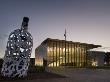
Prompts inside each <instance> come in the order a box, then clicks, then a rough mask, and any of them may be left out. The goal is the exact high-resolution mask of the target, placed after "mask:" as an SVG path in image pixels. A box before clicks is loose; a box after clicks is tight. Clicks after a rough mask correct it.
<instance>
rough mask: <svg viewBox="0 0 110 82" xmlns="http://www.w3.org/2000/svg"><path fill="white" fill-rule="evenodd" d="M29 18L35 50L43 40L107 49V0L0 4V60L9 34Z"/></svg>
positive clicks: (4, 0)
mask: <svg viewBox="0 0 110 82" xmlns="http://www.w3.org/2000/svg"><path fill="white" fill-rule="evenodd" d="M24 16H28V17H29V18H30V21H29V32H30V33H31V34H32V36H33V42H34V46H33V51H32V57H34V55H35V54H34V51H35V48H36V47H38V45H40V43H41V42H42V41H43V40H45V39H46V38H53V39H61V40H64V33H65V28H66V29H67V40H68V41H74V42H82V43H90V44H97V45H102V46H104V47H110V0H0V57H3V56H4V52H5V49H6V43H7V40H8V36H9V34H10V32H12V31H13V30H15V29H18V28H21V23H22V19H23V17H24Z"/></svg>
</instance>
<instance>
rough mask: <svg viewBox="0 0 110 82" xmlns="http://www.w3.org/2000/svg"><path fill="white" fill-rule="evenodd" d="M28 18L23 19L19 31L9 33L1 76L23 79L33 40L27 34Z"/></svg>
mask: <svg viewBox="0 0 110 82" xmlns="http://www.w3.org/2000/svg"><path fill="white" fill-rule="evenodd" d="M28 22H29V18H28V17H24V18H23V22H22V25H21V29H17V30H14V31H13V32H11V33H10V35H9V38H8V42H7V47H6V51H5V56H4V62H3V66H2V70H1V74H2V75H3V76H5V77H25V76H27V71H28V67H29V62H30V56H31V52H32V46H33V39H32V36H31V34H30V33H29V32H28Z"/></svg>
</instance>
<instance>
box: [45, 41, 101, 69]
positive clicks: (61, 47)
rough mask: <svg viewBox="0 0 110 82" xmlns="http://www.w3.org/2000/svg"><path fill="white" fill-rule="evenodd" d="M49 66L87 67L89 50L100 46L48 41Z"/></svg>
mask: <svg viewBox="0 0 110 82" xmlns="http://www.w3.org/2000/svg"><path fill="white" fill-rule="evenodd" d="M46 44H47V66H48V67H59V66H73V67H85V66H86V65H87V61H88V60H87V50H88V49H92V48H96V47H99V45H93V44H86V43H79V42H72V41H65V40H58V39H47V40H46Z"/></svg>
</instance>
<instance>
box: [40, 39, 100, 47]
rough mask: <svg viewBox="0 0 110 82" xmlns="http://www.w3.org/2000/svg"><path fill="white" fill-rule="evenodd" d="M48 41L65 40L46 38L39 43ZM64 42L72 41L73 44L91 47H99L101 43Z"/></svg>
mask: <svg viewBox="0 0 110 82" xmlns="http://www.w3.org/2000/svg"><path fill="white" fill-rule="evenodd" d="M48 41H61V42H65V40H59V39H52V38H47V39H45V40H44V41H43V42H42V43H41V44H45V43H47V42H48ZM66 42H67V43H73V44H81V45H87V46H89V47H92V48H97V47H101V45H95V44H88V43H81V42H73V41H66Z"/></svg>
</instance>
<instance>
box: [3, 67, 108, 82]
mask: <svg viewBox="0 0 110 82" xmlns="http://www.w3.org/2000/svg"><path fill="white" fill-rule="evenodd" d="M49 70H50V71H51V72H54V73H57V74H60V75H62V76H66V77H62V78H58V77H57V78H47V79H46V78H45V79H44V78H43V79H41V78H40V79H34V80H25V81H26V82H110V70H105V69H86V68H77V69H76V68H63V69H59V68H53V69H49ZM53 70H54V71H53ZM1 82H2V81H1ZM3 82H9V81H3ZM11 82H12V81H11ZM16 82H24V81H23V80H19V81H16Z"/></svg>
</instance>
